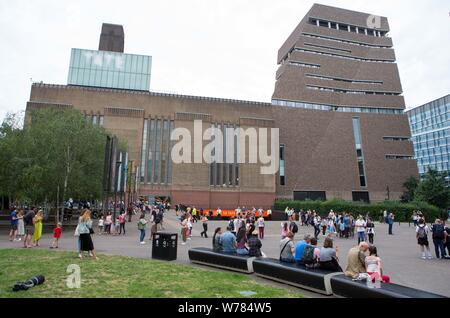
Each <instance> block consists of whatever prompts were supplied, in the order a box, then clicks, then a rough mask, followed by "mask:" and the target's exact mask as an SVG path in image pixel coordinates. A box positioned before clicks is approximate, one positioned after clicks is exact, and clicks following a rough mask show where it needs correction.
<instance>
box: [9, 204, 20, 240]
mask: <svg viewBox="0 0 450 318" xmlns="http://www.w3.org/2000/svg"><path fill="white" fill-rule="evenodd" d="M18 224H19V218H18V217H17V211H16V209H15V208H13V211H12V212H11V231H9V240H10V241H11V242H12V241H16V236H17V225H18Z"/></svg>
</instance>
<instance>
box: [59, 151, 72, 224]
mask: <svg viewBox="0 0 450 318" xmlns="http://www.w3.org/2000/svg"><path fill="white" fill-rule="evenodd" d="M69 160H70V146H67V161H66V167H67V169H66V175H65V177H64V189H63V195H62V202H63V207H62V213H61V221H60V222H61V223H63V221H64V206H65V204H64V202H65V201H64V198H65V197H66V191H67V182H68V180H69V173H70V161H69Z"/></svg>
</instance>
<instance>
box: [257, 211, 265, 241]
mask: <svg viewBox="0 0 450 318" xmlns="http://www.w3.org/2000/svg"><path fill="white" fill-rule="evenodd" d="M256 223H257V225H258V233H259V238H260V239H261V240H263V239H264V227H265V222H264V218H263V217H262V216H260V217H259V218H258V221H257V222H256Z"/></svg>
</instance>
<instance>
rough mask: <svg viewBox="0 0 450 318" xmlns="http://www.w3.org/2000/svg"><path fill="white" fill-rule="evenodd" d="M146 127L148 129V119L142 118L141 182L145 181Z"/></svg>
mask: <svg viewBox="0 0 450 318" xmlns="http://www.w3.org/2000/svg"><path fill="white" fill-rule="evenodd" d="M147 129H148V119H144V131H143V132H142V149H141V182H144V181H145V155H146V154H147Z"/></svg>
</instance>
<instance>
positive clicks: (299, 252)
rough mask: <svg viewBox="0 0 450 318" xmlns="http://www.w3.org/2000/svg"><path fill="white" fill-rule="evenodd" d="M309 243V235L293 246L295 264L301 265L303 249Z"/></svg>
mask: <svg viewBox="0 0 450 318" xmlns="http://www.w3.org/2000/svg"><path fill="white" fill-rule="evenodd" d="M310 243H311V236H310V235H309V234H307V235H305V237H304V238H303V240H301V241H298V242H297V244H296V245H295V255H294V258H295V262H296V263H297V264H301V263H302V259H303V252H304V251H305V247H306V245H308V244H310Z"/></svg>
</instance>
